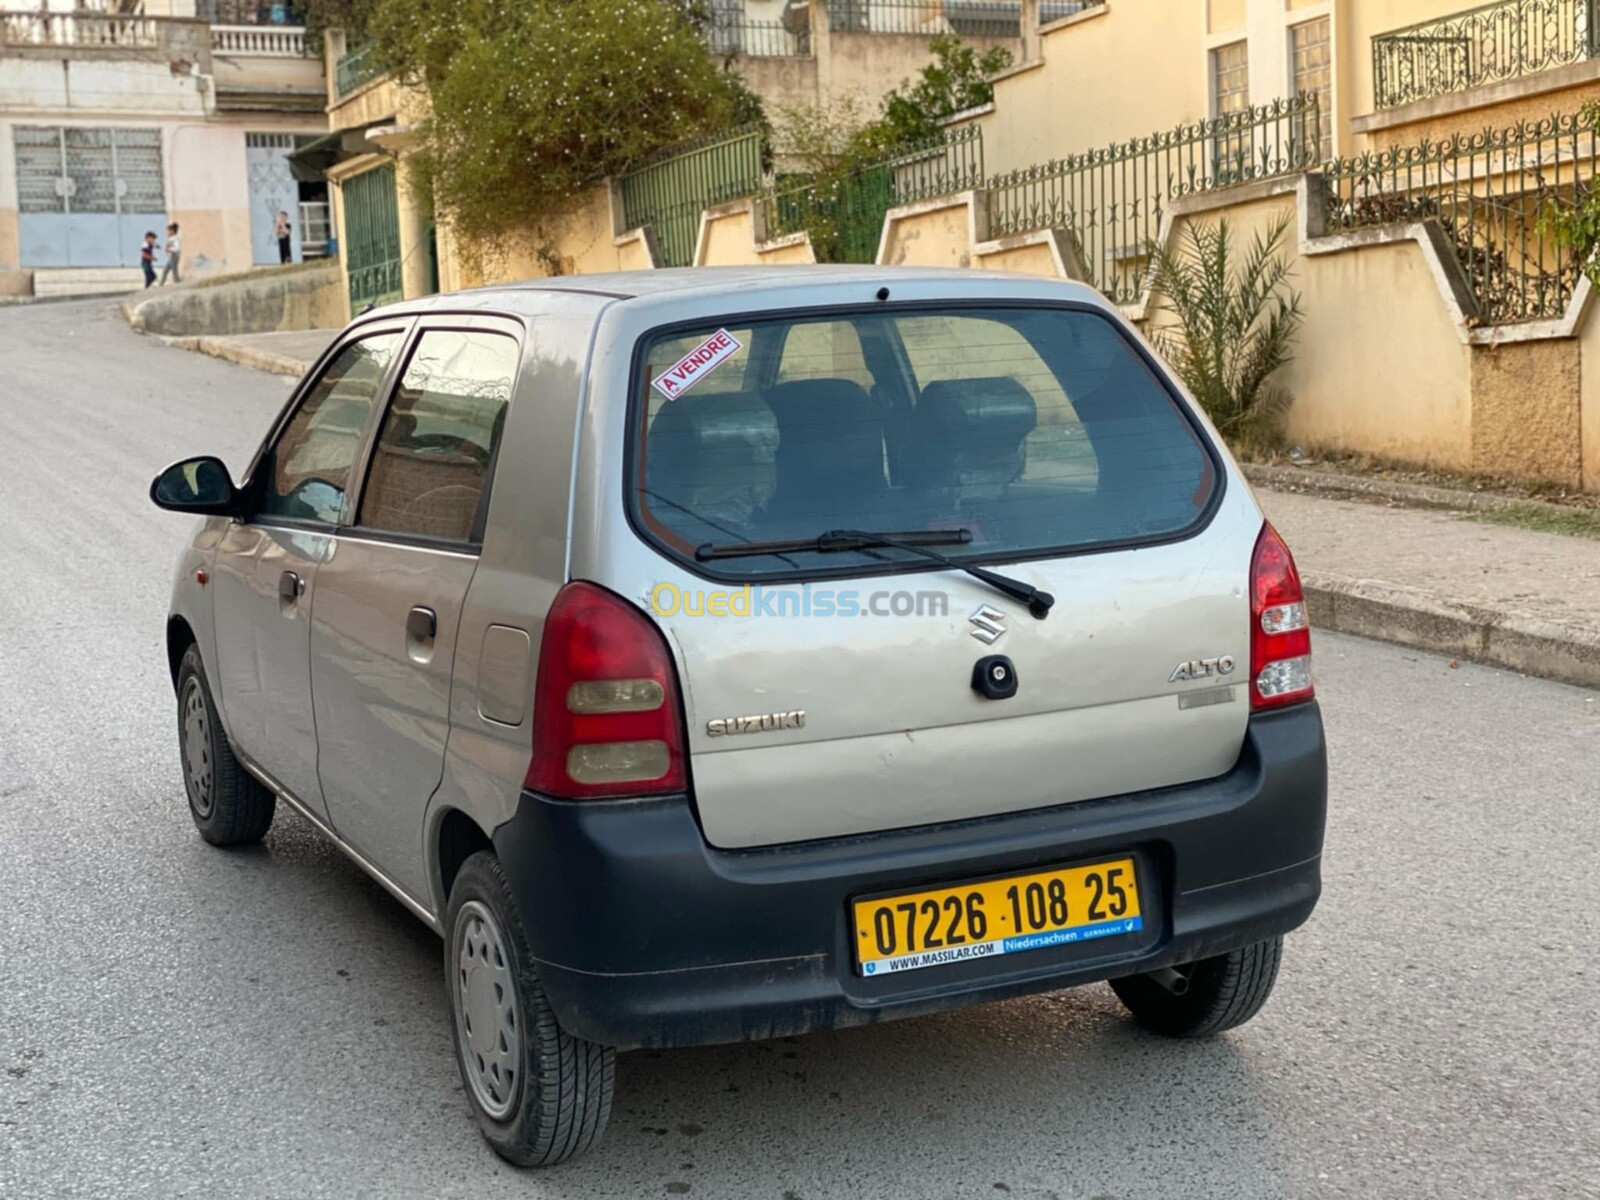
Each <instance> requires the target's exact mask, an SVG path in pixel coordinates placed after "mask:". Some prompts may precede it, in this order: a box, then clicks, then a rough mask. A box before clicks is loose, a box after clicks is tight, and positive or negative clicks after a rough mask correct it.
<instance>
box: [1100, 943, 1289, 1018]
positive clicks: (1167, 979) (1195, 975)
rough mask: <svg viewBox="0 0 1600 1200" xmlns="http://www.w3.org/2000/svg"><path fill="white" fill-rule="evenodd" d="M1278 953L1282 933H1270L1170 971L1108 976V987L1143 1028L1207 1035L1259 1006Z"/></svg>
mask: <svg viewBox="0 0 1600 1200" xmlns="http://www.w3.org/2000/svg"><path fill="white" fill-rule="evenodd" d="M1282 958H1283V939H1282V938H1273V939H1272V940H1271V941H1267V942H1257V943H1256V944H1255V945H1253V946H1246V947H1245V948H1244V949H1243V950H1235V951H1233V953H1231V954H1222V955H1219V956H1218V957H1216V958H1206V959H1202V960H1201V961H1199V962H1197V963H1191V964H1190V965H1188V966H1184V967H1177V968H1175V969H1174V970H1173V971H1171V972H1158V973H1156V974H1153V975H1130V976H1127V977H1126V978H1123V979H1113V980H1112V981H1111V990H1112V991H1114V992H1115V993H1116V994H1117V999H1119V1000H1121V1001H1122V1003H1123V1005H1124V1007H1126V1008H1127V1010H1128V1011H1129V1012H1130V1013H1132V1014H1133V1019H1134V1020H1136V1021H1138V1022H1139V1024H1141V1025H1143V1026H1144V1027H1145V1028H1146V1029H1149V1030H1152V1031H1153V1032H1155V1033H1159V1034H1161V1035H1163V1036H1165V1037H1175V1038H1202V1037H1210V1036H1211V1035H1212V1034H1214V1033H1221V1032H1222V1031H1223V1030H1225V1029H1232V1028H1234V1027H1235V1026H1237V1025H1243V1024H1244V1023H1245V1022H1246V1021H1248V1020H1249V1019H1250V1018H1251V1017H1253V1016H1255V1015H1256V1014H1257V1013H1258V1012H1260V1011H1261V1006H1262V1005H1263V1004H1265V1003H1266V1002H1267V997H1268V996H1270V995H1271V994H1272V985H1273V984H1274V983H1276V982H1277V979H1278V963H1279V962H1280V961H1281V960H1282ZM1158 975H1159V976H1160V978H1159V979H1158V978H1157V976H1158Z"/></svg>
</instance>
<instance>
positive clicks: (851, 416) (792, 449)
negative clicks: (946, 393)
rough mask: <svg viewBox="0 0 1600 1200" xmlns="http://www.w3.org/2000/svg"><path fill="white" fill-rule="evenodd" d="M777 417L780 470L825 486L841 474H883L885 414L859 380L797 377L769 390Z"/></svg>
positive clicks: (879, 478)
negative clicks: (882, 413)
mask: <svg viewBox="0 0 1600 1200" xmlns="http://www.w3.org/2000/svg"><path fill="white" fill-rule="evenodd" d="M766 396H767V403H768V404H769V405H771V406H772V412H773V414H774V415H775V416H776V417H777V419H778V432H779V433H780V434H781V435H782V436H781V439H780V440H779V442H778V474H779V476H780V478H782V479H783V480H785V481H788V480H789V479H791V478H794V479H796V480H798V479H799V478H800V477H802V476H803V477H805V478H806V479H807V480H808V481H809V482H811V483H813V484H816V485H819V486H820V485H821V484H822V481H823V480H827V479H838V478H841V477H851V478H861V479H867V480H871V479H876V480H877V482H878V483H880V484H882V483H883V482H884V475H883V418H882V416H881V415H880V414H879V412H878V410H877V407H876V406H875V405H874V404H873V403H872V400H871V398H870V397H869V396H868V395H867V391H866V389H865V388H863V387H862V386H861V385H860V384H859V383H854V382H852V381H850V380H848V379H798V380H795V381H794V382H793V383H780V384H778V385H777V386H775V387H772V388H769V389H768V390H767V393H766Z"/></svg>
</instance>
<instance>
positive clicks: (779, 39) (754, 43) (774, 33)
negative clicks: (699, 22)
mask: <svg viewBox="0 0 1600 1200" xmlns="http://www.w3.org/2000/svg"><path fill="white" fill-rule="evenodd" d="M706 44H707V45H709V46H710V47H711V51H712V53H714V54H742V55H744V56H745V57H746V58H810V57H811V26H810V25H801V26H800V27H799V28H798V29H790V28H789V27H788V26H787V25H785V24H784V23H783V22H782V21H757V20H752V19H751V18H749V17H746V16H744V15H743V14H742V13H731V14H724V13H717V14H716V16H715V18H714V19H713V21H712V23H711V25H710V26H709V27H708V28H707V29H706Z"/></svg>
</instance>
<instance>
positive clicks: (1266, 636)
mask: <svg viewBox="0 0 1600 1200" xmlns="http://www.w3.org/2000/svg"><path fill="white" fill-rule="evenodd" d="M1313 692H1314V689H1313V688H1312V686H1311V622H1310V621H1309V620H1308V619H1307V617H1306V595H1305V590H1304V589H1303V588H1302V587H1301V586H1300V572H1298V571H1296V570H1295V568H1294V556H1293V555H1292V554H1290V553H1289V547H1288V546H1286V545H1284V544H1283V539H1282V538H1281V537H1279V536H1278V531H1277V530H1276V529H1274V528H1273V527H1272V526H1271V525H1269V524H1265V523H1263V524H1262V526H1261V534H1260V536H1259V537H1257V538H1256V549H1255V554H1254V555H1252V556H1251V559H1250V707H1251V708H1252V709H1256V710H1260V709H1264V708H1277V707H1279V706H1281V705H1284V704H1294V703H1297V702H1298V701H1301V700H1309V699H1310V698H1311V696H1312V694H1313Z"/></svg>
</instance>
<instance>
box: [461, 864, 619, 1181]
mask: <svg viewBox="0 0 1600 1200" xmlns="http://www.w3.org/2000/svg"><path fill="white" fill-rule="evenodd" d="M444 973H445V987H446V990H447V991H448V992H449V998H450V1021H451V1025H452V1026H453V1027H454V1030H455V1042H456V1060H457V1062H458V1063H459V1065H460V1067H461V1078H462V1081H463V1082H464V1083H465V1084H466V1089H467V1098H468V1099H469V1100H470V1101H471V1104H472V1110H473V1113H474V1115H475V1116H476V1117H477V1118H478V1127H479V1129H481V1130H482V1131H483V1136H484V1138H485V1139H487V1141H488V1143H489V1145H490V1146H492V1147H493V1148H494V1150H495V1152H496V1153H497V1154H499V1155H500V1156H501V1157H502V1158H505V1159H507V1160H509V1161H510V1162H513V1163H516V1164H517V1165H518V1166H521V1167H549V1166H554V1165H555V1164H556V1163H561V1162H565V1161H567V1160H568V1159H569V1158H573V1157H576V1156H577V1155H579V1154H582V1153H583V1152H584V1151H586V1150H588V1149H589V1147H590V1146H591V1145H593V1144H594V1142H595V1139H597V1138H598V1137H599V1136H600V1134H601V1132H602V1131H603V1130H604V1129H605V1127H606V1122H607V1120H608V1119H609V1118H610V1116H611V1091H612V1086H613V1081H614V1078H615V1073H616V1051H614V1050H613V1049H612V1048H611V1047H609V1046H600V1045H597V1044H595V1043H594V1042H587V1041H584V1040H583V1039H582V1038H576V1037H573V1036H572V1035H571V1034H569V1033H566V1032H565V1031H564V1030H563V1029H562V1028H561V1027H560V1026H559V1025H558V1024H557V1023H556V1017H555V1013H554V1012H553V1011H552V1010H551V1008H550V1003H549V1001H548V1000H547V999H546V998H545V994H544V988H543V987H542V986H540V983H539V976H538V974H537V973H536V972H535V970H534V967H533V955H532V953H531V951H530V950H529V948H528V941H527V937H526V935H525V933H524V931H523V926H522V918H521V915H520V914H519V913H518V911H517V905H516V900H515V899H514V898H513V896H512V894H511V889H510V887H509V885H508V884H507V883H506V877H505V874H504V872H503V871H502V870H501V868H500V861H499V859H497V858H495V856H494V855H493V854H491V853H489V852H488V851H482V852H480V853H478V854H474V855H473V856H472V857H471V858H469V859H467V861H466V862H465V863H463V864H462V866H461V870H460V872H459V873H458V874H457V875H456V878H455V883H454V884H453V885H452V887H451V889H450V905H449V908H448V910H447V912H446V917H445V944H444Z"/></svg>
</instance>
